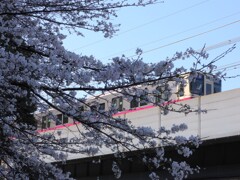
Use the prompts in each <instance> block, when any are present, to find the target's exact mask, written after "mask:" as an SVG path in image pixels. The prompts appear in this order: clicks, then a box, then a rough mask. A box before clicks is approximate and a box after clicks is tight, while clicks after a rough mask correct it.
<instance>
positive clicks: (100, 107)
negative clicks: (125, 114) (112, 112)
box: [98, 103, 105, 111]
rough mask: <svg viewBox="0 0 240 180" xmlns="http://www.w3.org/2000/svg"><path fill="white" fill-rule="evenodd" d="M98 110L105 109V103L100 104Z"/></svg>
mask: <svg viewBox="0 0 240 180" xmlns="http://www.w3.org/2000/svg"><path fill="white" fill-rule="evenodd" d="M98 110H99V111H105V103H101V104H99V108H98Z"/></svg>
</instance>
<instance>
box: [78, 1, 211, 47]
mask: <svg viewBox="0 0 240 180" xmlns="http://www.w3.org/2000/svg"><path fill="white" fill-rule="evenodd" d="M208 1H210V0H205V1H201V2H199V3H196V4H194V5H192V6H189V7H186V8H183V9H180V10H177V11H175V12H172V13H170V14H167V15H165V16H162V17H159V18H156V19H154V20H151V21H149V22H146V23H143V24H140V25H138V26H135V27H133V28H130V29H128V30H126V31H123V32H121V33H117V34H115V35H113V36H114V37H115V36H120V35H123V34H126V33H128V32H130V31H133V30H136V29H139V28H142V27H144V26H147V25H149V24H152V23H154V22H157V21H159V20H162V19H166V18H168V17H170V16H174V15H176V14H179V13H181V12H184V11H187V10H189V9H192V8H194V7H197V6H199V5H201V4H204V3H206V2H208ZM103 41H106V38H103V39H99V40H97V41H94V42H91V43H89V44H86V45H83V46H81V47H79V48H76V49H73V51H75V50H78V49H81V48H86V47H89V46H92V45H95V44H98V43H100V42H103Z"/></svg>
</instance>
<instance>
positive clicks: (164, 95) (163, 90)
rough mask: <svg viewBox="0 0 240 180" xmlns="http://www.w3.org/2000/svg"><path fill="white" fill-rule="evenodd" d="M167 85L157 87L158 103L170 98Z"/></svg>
mask: <svg viewBox="0 0 240 180" xmlns="http://www.w3.org/2000/svg"><path fill="white" fill-rule="evenodd" d="M167 88H168V87H166V86H158V87H156V90H157V93H156V103H160V102H161V101H168V100H169V93H168V90H167Z"/></svg>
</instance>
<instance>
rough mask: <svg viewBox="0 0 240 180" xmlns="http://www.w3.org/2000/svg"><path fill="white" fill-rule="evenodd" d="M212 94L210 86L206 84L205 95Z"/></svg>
mask: <svg viewBox="0 0 240 180" xmlns="http://www.w3.org/2000/svg"><path fill="white" fill-rule="evenodd" d="M208 94H212V85H211V84H209V83H207V84H206V95H208Z"/></svg>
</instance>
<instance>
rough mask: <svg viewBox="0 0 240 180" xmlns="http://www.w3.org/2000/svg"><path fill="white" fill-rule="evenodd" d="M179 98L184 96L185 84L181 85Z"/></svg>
mask: <svg viewBox="0 0 240 180" xmlns="http://www.w3.org/2000/svg"><path fill="white" fill-rule="evenodd" d="M178 96H180V97H182V96H184V84H180V85H179V89H178Z"/></svg>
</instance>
